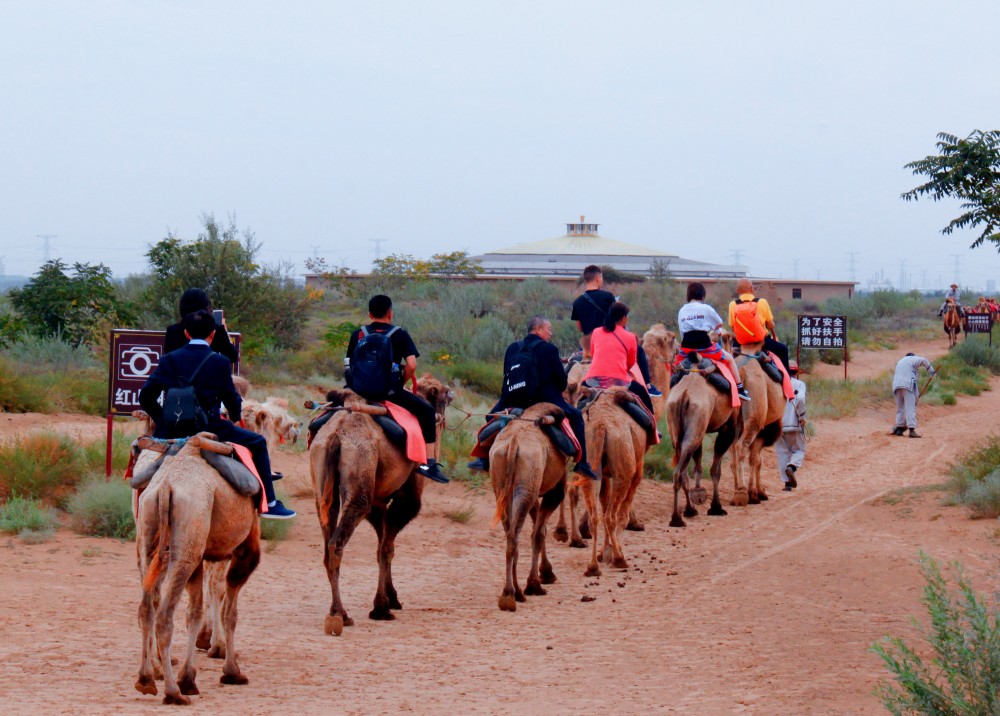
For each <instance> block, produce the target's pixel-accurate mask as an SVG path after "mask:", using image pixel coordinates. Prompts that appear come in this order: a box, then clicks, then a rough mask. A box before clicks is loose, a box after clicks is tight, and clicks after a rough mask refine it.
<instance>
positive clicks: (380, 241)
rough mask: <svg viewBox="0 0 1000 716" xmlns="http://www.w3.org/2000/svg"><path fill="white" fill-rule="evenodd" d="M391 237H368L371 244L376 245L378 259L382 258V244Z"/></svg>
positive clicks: (376, 257) (376, 258)
mask: <svg viewBox="0 0 1000 716" xmlns="http://www.w3.org/2000/svg"><path fill="white" fill-rule="evenodd" d="M388 240H389V239H368V243H369V244H374V245H375V260H376V261H378V260H379V259H380V258H382V244H384V243H385V242H386V241H388Z"/></svg>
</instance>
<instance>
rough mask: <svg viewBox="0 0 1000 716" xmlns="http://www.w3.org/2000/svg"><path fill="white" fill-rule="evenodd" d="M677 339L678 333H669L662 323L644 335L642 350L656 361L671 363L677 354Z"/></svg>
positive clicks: (653, 326) (655, 324)
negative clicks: (675, 347)
mask: <svg viewBox="0 0 1000 716" xmlns="http://www.w3.org/2000/svg"><path fill="white" fill-rule="evenodd" d="M676 339H677V334H676V333H674V332H673V331H668V330H667V327H666V326H664V325H663V324H662V323H654V324H653V325H652V326H650V327H649V330H648V331H646V332H645V333H643V334H642V349H643V350H644V351H646V355H649V356H652V357H653V359H654V360H658V361H660V362H662V363H671V362H672V361H673V359H674V353H675V352H676V351H675V349H674V342H675V341H676Z"/></svg>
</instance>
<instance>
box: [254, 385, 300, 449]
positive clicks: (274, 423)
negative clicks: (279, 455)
mask: <svg viewBox="0 0 1000 716" xmlns="http://www.w3.org/2000/svg"><path fill="white" fill-rule="evenodd" d="M240 412H241V416H240V417H241V418H242V419H243V424H244V425H245V426H246V429H247V430H253V431H254V432H255V433H260V434H261V435H263V436H264V439H265V440H267V449H268V452H274V450H276V449H277V447H278V445H279V444H281V443H284V442H291V443H292V444H293V445H294V444H295V443H296V442H298V439H299V421H297V420H296V419H295V418H293V417H292V416H291V415H289V414H288V401H287V400H285V399H284V398H275V397H274V396H268V398H267V400H265V401H264V402H263V403H259V402H257V401H256V400H251V399H246V400H244V401H243V409H242V410H241V411H240Z"/></svg>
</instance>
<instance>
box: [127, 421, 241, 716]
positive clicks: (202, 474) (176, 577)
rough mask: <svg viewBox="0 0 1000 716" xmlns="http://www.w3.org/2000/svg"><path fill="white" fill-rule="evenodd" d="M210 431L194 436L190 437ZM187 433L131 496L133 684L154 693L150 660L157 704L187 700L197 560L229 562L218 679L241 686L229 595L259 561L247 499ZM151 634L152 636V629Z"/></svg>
mask: <svg viewBox="0 0 1000 716" xmlns="http://www.w3.org/2000/svg"><path fill="white" fill-rule="evenodd" d="M206 437H208V438H211V437H213V436H211V435H209V434H207V433H202V434H201V435H200V436H197V438H198V439H199V440H200V439H204V438H206ZM196 443H197V440H196V439H195V438H191V439H189V440H188V443H187V444H186V445H185V446H184V447H183V448H182V449H181V450H180V451H179V452H178V453H177V454H176V455H173V456H171V457H169V458H167V459H166V462H164V464H163V466H162V467H161V468H160V469H159V470H158V471H157V472H156V474H155V475H154V476H153V479H152V481H151V482H150V483H149V485H148V486H147V487H146V488H145V490H144V491H143V493H142V495H141V496H139V498H138V516H137V518H136V549H137V552H138V562H139V575H140V579H141V581H142V599H141V601H140V603H139V624H140V626H141V628H142V661H141V663H140V666H139V675H138V679H137V680H136V683H135V688H136V689H137V690H139V691H140V692H141V693H144V694H156V682H155V681H154V674H155V662H156V661H157V660H158V661H159V664H160V668H162V671H163V688H164V692H165V696H164V698H163V703H165V704H189V703H191V699H189V698H188V696H189V695H191V694H197V693H198V687H197V686H196V685H195V676H196V674H197V670H196V669H195V666H194V649H195V639H196V637H197V634H198V626H199V625H200V623H201V618H202V578H203V573H204V569H203V566H202V565H203V562H204V561H209V562H213V561H224V560H229V561H230V565H229V569H228V571H227V573H226V594H225V598H224V599H223V603H222V622H223V624H224V628H225V632H226V643H227V644H229V645H230V646H231V648H230V649H228V650H227V654H226V661H225V664H223V667H222V678H221V682H222V683H223V684H246V683H248V680H247V678H246V676H244V675H243V673H242V671H240V668H239V665H238V664H237V663H236V649H235V648H232V645H233V644H234V643H235V642H234V641H233V633H234V631H235V629H236V617H237V606H236V603H237V598H238V597H239V592H240V589H241V588H242V587H243V585H244V584H245V583H246V581H247V580H248V579H249V577H250V575H251V574H252V573H253V571H254V569H256V568H257V563H258V562H259V561H260V524H259V522H258V519H257V513H256V510H255V505H254V499H255V498H249V497H245V496H243V495H240V494H238V493H237V492H236V491H235V490H234V489H233V488H232V487H230V486H229V484H228V483H227V482H226V481H225V480H224V479H223V478H222V477H220V476H219V474H218V473H217V472H216V471H215V470H214V469H212V468H211V467H210V466H209V465H208V463H206V462H205V461H204V460H203V459H202V458H201V455H200V454H199V452H198V449H197V446H196ZM185 589H186V590H187V593H188V609H187V632H188V643H187V651H186V655H185V659H184V662H183V665H182V666H181V670H180V674H179V680H175V678H174V672H173V665H172V663H171V658H170V647H171V640H172V637H173V627H174V611H175V609H176V608H177V604H178V602H179V600H180V596H181V592H182V591H184V590H185ZM154 632H155V633H154Z"/></svg>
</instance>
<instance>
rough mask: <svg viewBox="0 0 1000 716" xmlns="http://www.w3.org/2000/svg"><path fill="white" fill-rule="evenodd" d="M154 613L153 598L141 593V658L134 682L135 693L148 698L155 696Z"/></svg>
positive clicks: (150, 595)
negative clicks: (146, 695) (148, 696)
mask: <svg viewBox="0 0 1000 716" xmlns="http://www.w3.org/2000/svg"><path fill="white" fill-rule="evenodd" d="M155 616H156V612H155V610H154V609H153V596H152V594H150V593H149V592H145V591H144V592H143V595H142V599H141V600H140V601H139V626H140V627H141V628H142V658H141V660H140V662H139V675H138V677H137V678H136V681H135V688H136V691H138V692H139V693H142V694H148V695H150V696H156V681H155V679H154V678H153V677H154V673H153V654H154V652H155V651H156V640H155V638H154V630H153V620H154V618H155Z"/></svg>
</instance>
